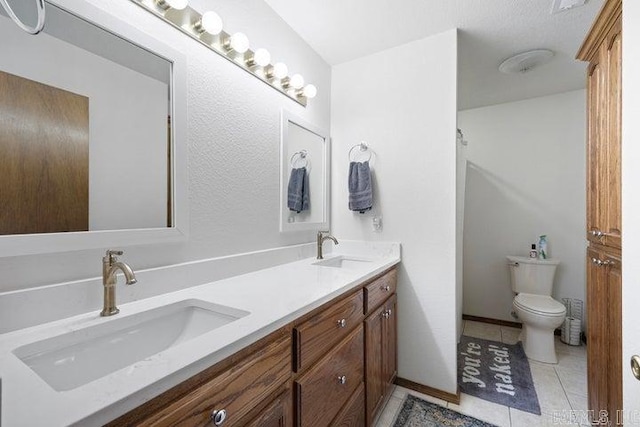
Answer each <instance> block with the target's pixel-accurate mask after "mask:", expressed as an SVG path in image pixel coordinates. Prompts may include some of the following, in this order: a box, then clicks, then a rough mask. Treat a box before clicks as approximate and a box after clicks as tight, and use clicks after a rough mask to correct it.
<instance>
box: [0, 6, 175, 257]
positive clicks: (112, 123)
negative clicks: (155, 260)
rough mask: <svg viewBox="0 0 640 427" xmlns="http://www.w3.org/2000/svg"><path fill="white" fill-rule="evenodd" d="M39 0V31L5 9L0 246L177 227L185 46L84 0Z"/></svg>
mask: <svg viewBox="0 0 640 427" xmlns="http://www.w3.org/2000/svg"><path fill="white" fill-rule="evenodd" d="M8 1H9V3H10V4H11V5H12V6H13V7H14V11H15V13H16V15H18V16H19V17H20V18H21V20H22V21H23V22H25V23H26V24H30V23H32V22H35V21H36V20H37V10H36V8H35V6H34V5H33V3H35V2H34V1H23V0H8ZM45 7H46V24H45V28H44V31H43V32H41V33H40V34H38V35H36V36H33V35H29V34H27V33H26V32H24V31H22V30H21V29H20V28H19V27H18V26H17V25H15V23H14V22H13V21H12V20H10V19H9V18H8V17H7V16H6V14H2V15H0V39H2V40H4V41H5V42H4V43H0V183H1V185H0V188H1V190H0V200H2V204H3V207H2V209H1V210H0V256H12V255H22V254H33V253H42V252H57V251H67V250H78V249H87V248H94V247H105V246H127V245H133V244H145V243H155V242H158V243H160V242H165V241H175V240H180V239H182V238H184V237H185V235H186V229H187V223H186V221H187V218H186V217H187V212H186V209H187V205H186V203H187V202H186V200H187V197H186V191H185V190H186V188H185V187H186V179H185V178H186V177H185V174H186V167H185V161H186V149H185V147H184V146H185V145H186V141H185V139H184V138H185V134H186V133H185V120H186V118H185V116H186V105H185V104H186V102H185V91H186V77H185V69H184V67H185V64H184V63H185V60H184V58H183V57H182V56H181V55H180V54H179V53H177V52H175V51H174V50H172V49H171V48H169V47H168V46H166V45H164V44H163V43H161V42H159V41H158V40H157V39H155V38H153V37H150V36H148V35H146V34H144V33H141V32H140V31H138V30H137V29H135V28H134V27H133V26H131V25H130V24H128V23H125V22H122V21H120V20H118V19H116V18H115V17H114V16H112V15H110V14H109V13H107V12H105V11H103V10H101V9H99V8H97V7H95V6H92V5H90V4H88V3H86V2H84V1H82V0H51V1H48V2H45ZM0 12H4V10H3V9H2V8H0ZM9 41H10V42H9Z"/></svg>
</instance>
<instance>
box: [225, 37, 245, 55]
mask: <svg viewBox="0 0 640 427" xmlns="http://www.w3.org/2000/svg"><path fill="white" fill-rule="evenodd" d="M229 45H230V46H231V49H233V50H235V51H236V52H238V53H245V52H246V51H247V50H249V39H248V38H247V36H245V35H244V34H243V33H235V34H234V35H232V36H231V39H230V40H229Z"/></svg>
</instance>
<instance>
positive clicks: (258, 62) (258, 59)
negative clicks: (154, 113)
mask: <svg viewBox="0 0 640 427" xmlns="http://www.w3.org/2000/svg"><path fill="white" fill-rule="evenodd" d="M6 1H7V0H0V8H1V6H2V3H4V2H6ZM16 1H17V0H16ZM35 1H37V2H40V3H44V2H45V1H48V0H35ZM131 1H132V2H134V3H136V4H138V5H139V6H140V7H142V8H144V9H146V10H147V11H148V12H150V13H151V14H153V15H154V16H156V17H157V18H158V19H160V20H162V21H164V22H166V23H168V24H170V25H172V26H173V27H174V28H176V29H178V30H179V31H181V32H182V33H183V34H185V35H186V36H188V37H191V38H192V39H193V40H195V41H197V42H198V43H200V44H202V45H203V46H205V47H206V48H207V49H210V50H211V51H212V52H215V53H216V54H218V55H220V56H221V57H223V58H225V59H226V60H228V61H230V62H231V63H232V64H234V65H236V66H238V67H240V68H242V69H243V70H244V71H246V72H248V73H249V74H251V75H253V76H254V77H256V78H257V79H259V80H261V81H262V82H263V83H264V84H266V85H268V86H270V87H272V88H273V89H275V90H277V91H278V92H280V93H281V94H282V95H285V96H286V97H287V98H289V99H290V100H292V101H295V102H297V103H298V104H300V105H302V106H306V105H307V103H308V101H309V100H310V99H311V98H314V97H315V96H316V95H317V94H318V89H317V88H316V87H315V86H314V85H312V84H307V85H305V81H304V78H303V77H302V75H300V74H294V75H292V76H291V77H289V68H288V67H287V66H286V65H285V64H284V63H283V62H276V63H275V64H273V63H271V54H270V53H269V51H268V50H267V49H264V48H260V49H255V50H254V49H251V48H250V46H249V39H248V38H247V36H246V35H245V34H243V33H231V32H230V31H229V30H226V29H225V28H224V25H223V21H222V18H221V17H220V15H218V14H217V13H216V12H214V11H207V12H204V13H200V12H198V11H197V10H195V9H194V8H193V7H192V6H191V5H190V3H191V2H190V0H131ZM567 1H569V0H567ZM578 1H579V0H578ZM43 15H44V13H43ZM35 31H37V30H35ZM205 33H206V35H205Z"/></svg>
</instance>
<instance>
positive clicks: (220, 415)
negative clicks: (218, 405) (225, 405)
mask: <svg viewBox="0 0 640 427" xmlns="http://www.w3.org/2000/svg"><path fill="white" fill-rule="evenodd" d="M226 419H227V411H226V410H224V409H220V410H217V409H214V410H213V411H212V412H211V421H213V424H214V425H216V426H221V425H222V424H224V420H226Z"/></svg>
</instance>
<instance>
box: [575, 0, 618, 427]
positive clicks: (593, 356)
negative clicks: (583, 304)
mask: <svg viewBox="0 0 640 427" xmlns="http://www.w3.org/2000/svg"><path fill="white" fill-rule="evenodd" d="M578 59H580V60H582V61H587V62H588V63H589V66H588V69H587V112H588V113H587V114H588V117H587V121H588V134H587V135H588V142H587V230H586V231H587V240H588V242H589V246H588V248H587V317H588V321H587V371H588V393H589V401H588V402H589V409H591V410H592V411H593V412H592V413H591V414H593V418H594V419H593V420H592V421H594V422H598V423H602V422H603V421H606V423H607V424H609V425H621V424H622V422H621V420H618V414H620V413H621V410H622V323H621V320H622V309H621V302H622V293H621V292H622V276H621V262H620V260H621V255H622V245H621V243H622V242H621V233H622V215H621V168H620V164H621V125H622V121H621V105H622V99H621V98H622V0H607V1H606V2H605V5H604V6H603V8H602V10H601V11H600V14H599V15H598V17H597V18H596V21H595V23H594V24H593V26H592V28H591V30H590V32H589V34H588V35H587V38H586V40H585V41H584V43H583V45H582V47H581V48H580V51H579V52H578ZM603 411H605V412H603ZM604 414H606V416H605V415H604ZM605 417H606V419H605Z"/></svg>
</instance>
